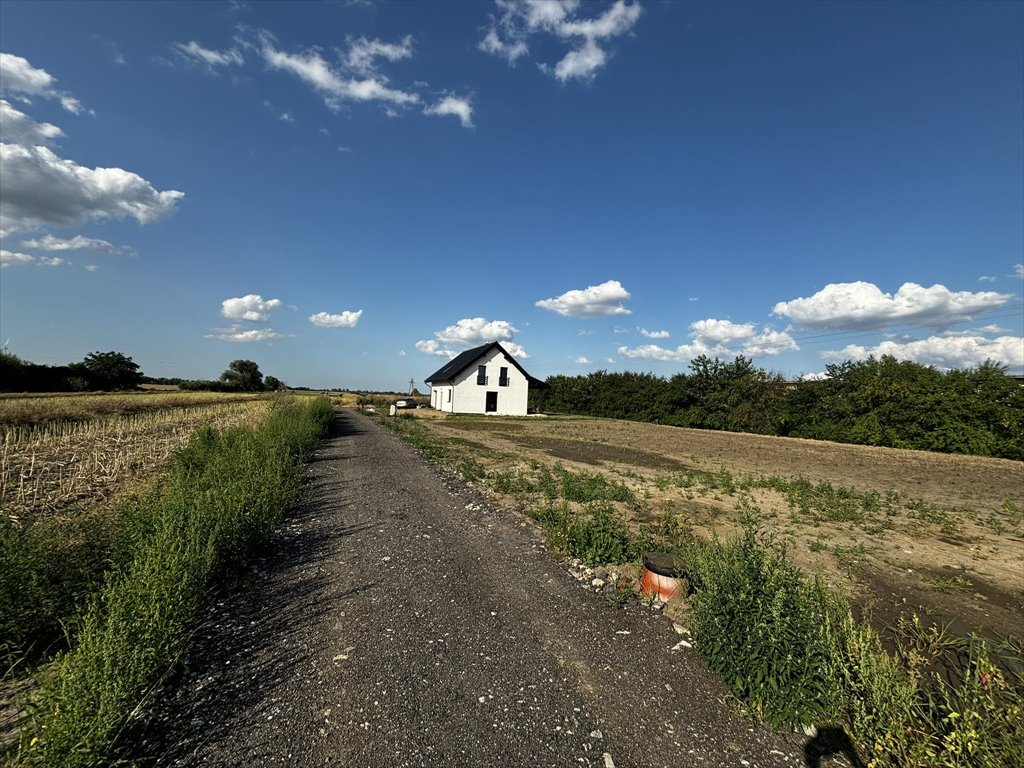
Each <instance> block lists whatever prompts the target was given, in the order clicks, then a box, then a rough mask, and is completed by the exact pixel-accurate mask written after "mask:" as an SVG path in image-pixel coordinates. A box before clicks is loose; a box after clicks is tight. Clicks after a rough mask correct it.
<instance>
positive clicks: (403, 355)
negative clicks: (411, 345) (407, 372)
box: [398, 349, 405, 357]
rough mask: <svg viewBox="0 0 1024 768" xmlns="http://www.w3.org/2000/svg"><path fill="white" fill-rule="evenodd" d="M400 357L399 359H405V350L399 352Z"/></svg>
mask: <svg viewBox="0 0 1024 768" xmlns="http://www.w3.org/2000/svg"><path fill="white" fill-rule="evenodd" d="M398 356H399V357H405V350H404V349H400V350H398Z"/></svg>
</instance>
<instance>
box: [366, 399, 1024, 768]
mask: <svg viewBox="0 0 1024 768" xmlns="http://www.w3.org/2000/svg"><path fill="white" fill-rule="evenodd" d="M381 421H382V423H384V424H385V425H387V426H389V427H390V428H392V429H394V430H395V431H397V432H398V433H399V434H400V435H401V436H402V437H403V438H404V439H406V440H407V441H408V442H410V443H411V444H412V445H414V446H416V447H417V448H418V449H419V450H420V451H421V452H422V453H423V454H424V456H425V457H427V458H428V459H431V460H433V461H435V462H438V463H441V464H443V465H445V466H447V467H449V468H451V469H454V470H456V471H458V472H459V473H460V474H461V475H462V476H463V477H464V478H465V479H466V480H468V481H470V482H473V483H475V484H477V485H478V486H481V487H483V488H485V489H486V490H487V491H488V492H490V493H492V494H496V497H495V498H496V499H499V500H501V499H504V500H505V502H506V505H510V506H512V507H514V508H517V509H519V510H521V511H523V512H524V513H525V514H527V515H528V516H529V517H530V518H532V519H533V520H535V521H536V522H537V523H538V524H539V525H540V526H541V528H542V530H543V531H544V533H545V536H546V539H547V543H548V546H549V547H550V548H551V549H552V550H553V551H554V552H555V553H557V554H561V555H564V556H566V557H570V558H578V559H579V560H582V561H583V562H584V563H586V564H587V565H589V566H592V567H597V566H608V565H617V564H630V563H633V564H634V568H638V565H637V563H638V561H639V559H640V558H641V557H642V555H643V553H644V552H647V551H652V550H653V551H664V552H671V553H673V554H676V555H678V556H680V557H681V558H682V559H683V560H684V561H685V562H686V563H687V564H688V583H689V592H690V594H689V596H688V597H687V598H686V600H685V601H684V602H683V604H682V605H681V606H680V608H679V610H681V611H683V612H684V615H685V621H686V623H687V624H688V625H689V626H690V627H691V629H692V633H693V640H694V643H695V646H696V648H697V650H698V651H699V652H700V653H701V655H702V656H703V657H704V658H705V659H706V661H707V662H708V665H709V666H710V667H711V668H712V669H713V670H714V671H715V672H716V673H717V674H718V676H719V677H720V678H721V680H722V681H723V683H724V684H725V685H726V686H727V687H728V688H729V690H730V691H731V693H732V695H733V696H735V697H736V700H737V702H739V705H740V706H741V707H742V708H744V709H745V710H746V711H747V712H748V713H749V714H750V715H751V716H753V717H756V718H759V719H761V720H763V721H765V722H768V723H771V724H773V725H776V726H790V727H801V726H804V727H810V726H815V727H816V728H817V730H818V733H819V734H824V735H825V736H823V738H826V740H827V741H828V744H825V745H824V746H823V748H822V749H823V754H827V753H828V752H829V750H832V751H838V752H841V751H842V750H843V749H844V748H845V749H848V750H849V751H851V753H855V754H856V756H857V759H859V760H861V761H863V764H864V765H867V766H870V768H896V767H897V766H899V767H900V768H963V767H967V766H970V767H972V768H973V767H975V766H977V767H978V768H995V767H996V766H1024V648H1022V647H1021V644H1020V640H1019V638H1017V639H1014V638H1012V637H1011V638H1001V639H993V637H992V636H991V633H989V635H988V636H982V635H979V634H974V633H963V632H960V631H953V630H952V628H951V627H950V626H947V625H937V624H934V623H933V622H930V621H928V620H927V619H926V618H922V616H920V615H918V614H917V613H916V612H913V611H904V612H902V613H900V614H899V615H898V617H897V618H896V620H895V621H894V623H892V624H884V623H880V622H879V621H878V620H877V619H876V617H875V616H874V615H873V614H872V613H871V611H870V609H869V608H865V607H864V606H861V607H860V608H859V609H858V610H854V609H853V607H852V606H851V602H850V600H849V597H848V595H846V594H845V593H844V592H843V590H842V588H841V587H840V586H837V584H836V582H835V581H827V580H825V579H823V578H821V577H820V576H817V575H816V576H808V575H807V573H806V572H805V571H804V570H803V569H801V568H800V567H798V566H797V565H796V563H795V562H794V560H793V558H792V556H791V555H792V553H791V550H790V545H789V543H788V541H786V540H783V539H780V537H779V536H778V535H777V534H776V533H775V532H774V531H775V523H776V522H777V520H776V519H775V517H773V514H774V513H773V514H769V513H766V512H764V511H762V509H761V507H760V505H759V502H758V500H757V494H759V493H760V494H762V495H763V494H774V495H775V496H777V497H781V498H782V499H784V501H785V504H786V506H787V507H788V509H789V514H790V516H791V518H792V520H794V521H797V522H799V523H800V524H801V525H802V526H806V527H807V528H810V529H814V528H815V527H816V526H822V525H825V526H828V525H839V526H847V527H848V526H854V527H856V528H860V529H870V530H876V532H877V533H879V534H881V535H885V534H886V533H887V532H889V531H891V530H892V528H893V527H894V526H896V525H897V521H898V523H899V524H900V525H903V526H909V527H910V528H911V529H913V530H920V531H924V530H927V531H936V532H937V533H939V534H940V535H945V534H955V533H956V532H957V531H960V530H961V526H963V525H965V524H966V523H965V516H966V519H971V522H972V524H976V525H979V526H987V527H988V528H989V530H992V531H994V532H999V534H1000V535H1001V536H1009V537H1011V538H1012V539H1013V540H1015V541H1019V538H1020V536H1021V525H1022V523H1024V514H1022V512H1021V510H1020V507H1019V506H1018V505H1017V504H1016V503H1014V502H1011V501H1009V500H1007V502H1006V504H1004V506H1003V509H1001V510H1000V511H999V513H997V514H993V513H981V512H974V511H972V510H966V509H958V510H952V509H946V508H943V507H940V506H938V505H935V504H930V503H928V502H924V501H922V500H920V499H914V498H910V497H907V496H906V495H904V494H899V493H896V492H895V491H891V490H889V491H886V492H875V491H863V490H856V489H853V488H847V487H842V486H836V485H833V484H832V483H830V482H823V481H819V482H812V481H811V480H809V479H807V478H803V477H796V478H787V477H782V476H778V475H753V474H751V475H739V474H735V473H732V472H730V471H728V470H724V469H721V470H707V471H705V470H690V469H686V470H677V471H673V472H658V473H654V474H652V475H648V476H646V477H641V476H640V475H639V474H637V473H635V472H633V471H630V470H619V477H620V478H622V479H617V478H615V477H613V476H608V475H605V474H603V473H601V472H596V471H588V470H575V469H569V468H566V467H565V466H564V465H562V464H561V463H559V462H556V463H555V464H554V465H551V464H550V463H549V462H546V461H541V460H539V459H529V458H527V459H525V460H524V457H523V455H522V454H520V455H508V454H505V455H500V454H498V453H497V451H498V449H496V448H494V447H483V446H482V445H481V444H480V443H474V442H473V441H471V440H470V439H452V438H451V437H448V436H447V435H445V434H442V433H440V432H439V431H437V429H436V427H434V426H432V422H428V421H426V420H422V419H417V418H414V417H412V416H406V417H400V418H394V419H392V418H382V419H381ZM510 421H511V420H495V419H491V420H489V421H487V422H486V424H484V423H483V422H481V426H480V429H481V430H483V431H485V432H486V431H490V430H501V429H506V430H507V429H509V428H510V427H509V423H510ZM453 423H454V422H453ZM460 426H463V427H464V426H467V424H464V423H462V424H460ZM454 431H455V432H457V433H458V434H465V435H467V438H468V437H469V436H471V435H472V434H473V432H472V430H467V429H459V430H454ZM651 486H653V487H654V489H663V490H667V489H673V490H676V491H680V492H682V493H683V494H685V495H686V498H689V499H694V500H695V501H696V500H698V499H701V498H729V499H731V500H732V501H733V508H734V509H735V514H734V515H733V516H732V519H731V520H730V521H729V524H728V525H725V526H721V527H722V528H724V530H725V531H726V532H725V533H723V534H721V535H719V533H718V532H717V530H716V529H715V528H710V530H709V529H706V528H705V529H703V530H701V529H698V528H697V526H695V525H694V522H693V519H692V518H691V517H689V516H687V515H686V514H683V513H681V512H679V511H676V510H668V511H664V512H661V513H658V512H656V511H655V510H652V509H651V508H650V504H649V500H648V499H649V489H650V487H651ZM848 544H849V539H845V540H842V541H838V542H834V543H833V542H832V541H831V540H830V539H825V540H823V544H822V546H823V548H824V547H830V548H834V550H835V552H836V554H837V557H838V556H840V555H842V554H843V553H844V552H845V550H844V549H843V547H845V546H847V545H848ZM847 548H848V549H850V550H853V549H854V548H853V547H852V546H849V547H847ZM846 554H850V553H846ZM626 567H628V566H626ZM621 583H622V582H621V581H620V582H619V585H620V586H621ZM611 594H612V595H613V596H614V597H613V598H610V599H611V600H612V601H613V602H615V603H617V604H618V603H621V602H622V600H623V599H624V598H623V592H622V589H621V588H617V589H614V590H613V591H612V592H611ZM851 762H852V761H851Z"/></svg>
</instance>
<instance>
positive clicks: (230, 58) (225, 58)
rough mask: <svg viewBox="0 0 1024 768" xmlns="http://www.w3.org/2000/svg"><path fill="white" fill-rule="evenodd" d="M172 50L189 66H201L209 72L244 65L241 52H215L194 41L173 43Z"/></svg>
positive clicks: (234, 50) (231, 50) (233, 50)
mask: <svg viewBox="0 0 1024 768" xmlns="http://www.w3.org/2000/svg"><path fill="white" fill-rule="evenodd" d="M174 49H175V52H176V53H177V54H178V56H179V57H181V58H182V59H183V60H184V61H187V62H189V63H190V64H201V65H203V66H204V67H206V68H207V69H208V70H210V71H211V72H213V71H216V69H217V67H232V66H241V65H242V64H244V63H245V59H244V58H243V57H242V52H241V51H239V50H238V49H237V48H231V49H229V50H226V51H217V50H214V49H212V48H204V47H203V46H201V45H200V44H199V43H197V42H196V41H195V40H190V41H189V42H187V43H175V44H174Z"/></svg>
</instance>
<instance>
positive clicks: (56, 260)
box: [39, 256, 67, 267]
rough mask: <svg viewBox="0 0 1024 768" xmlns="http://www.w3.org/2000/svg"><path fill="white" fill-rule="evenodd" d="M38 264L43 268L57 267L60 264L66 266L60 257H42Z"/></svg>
mask: <svg viewBox="0 0 1024 768" xmlns="http://www.w3.org/2000/svg"><path fill="white" fill-rule="evenodd" d="M39 263H40V265H42V266H44V267H59V266H61V265H62V264H67V262H66V261H65V260H64V259H62V258H61V257H60V256H44V257H43V258H41V259H39Z"/></svg>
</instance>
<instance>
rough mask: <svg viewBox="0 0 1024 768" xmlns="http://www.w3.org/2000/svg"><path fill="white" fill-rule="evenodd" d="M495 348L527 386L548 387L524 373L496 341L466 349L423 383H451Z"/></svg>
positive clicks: (523, 369)
mask: <svg viewBox="0 0 1024 768" xmlns="http://www.w3.org/2000/svg"><path fill="white" fill-rule="evenodd" d="M495 347H497V348H498V349H500V350H501V353H502V354H503V355H504V356H505V357H506V359H508V361H509V362H510V363H512V365H514V366H515V367H516V368H518V369H519V372H520V373H522V374H523V376H525V377H526V381H527V382H528V383H529V386H530V387H532V388H533V389H547V388H548V385H547V383H546V382H543V381H541V380H540V379H535V378H533V376H531V375H530V374H528V373H527V372H526V369H525V368H523V366H521V365H520V364H519V363H518V362H517V361H516V359H515V358H514V357H512V355H510V354H509V353H508V352H507V351H506V350H505V348H504V347H503V346H501V344H499V343H498V342H496V341H492V342H491V343H490V344H484V345H482V346H479V347H473V349H467V350H466V351H465V352H463V353H462V354H460V355H457V356H455V357H453V358H452V359H451V360H449V361H448V362H447V363H446V364H445V365H443V366H441V367H440V368H439V369H438V370H437V371H435V372H434V373H432V374H431V375H430V376H427V378H426V379H425V381H426V382H427V384H433V383H434V382H442V381H451V380H452V379H454V378H455V377H456V376H458V375H459V374H460V373H462V371H464V370H465V369H466V368H469V366H471V365H472V364H473V363H474V362H476V361H477V360H479V359H480V358H481V357H483V356H484V355H486V354H487V353H488V352H490V351H491V350H492V349H494V348H495Z"/></svg>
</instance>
